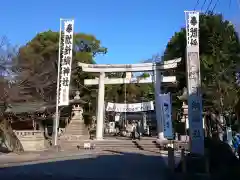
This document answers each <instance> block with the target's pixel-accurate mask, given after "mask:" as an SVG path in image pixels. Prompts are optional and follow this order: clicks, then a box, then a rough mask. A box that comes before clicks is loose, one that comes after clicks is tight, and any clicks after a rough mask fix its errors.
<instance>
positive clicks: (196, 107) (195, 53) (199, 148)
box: [185, 11, 204, 155]
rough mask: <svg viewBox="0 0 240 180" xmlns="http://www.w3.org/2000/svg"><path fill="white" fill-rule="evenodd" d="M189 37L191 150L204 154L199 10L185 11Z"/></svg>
mask: <svg viewBox="0 0 240 180" xmlns="http://www.w3.org/2000/svg"><path fill="white" fill-rule="evenodd" d="M185 16H186V21H187V22H186V37H187V77H188V78H187V79H188V118H189V132H190V147H191V149H190V151H191V152H192V153H196V154H202V155H203V154H204V131H203V120H202V97H201V79H200V77H201V76H200V61H199V12H195V11H191V12H185Z"/></svg>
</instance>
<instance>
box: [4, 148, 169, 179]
mask: <svg viewBox="0 0 240 180" xmlns="http://www.w3.org/2000/svg"><path fill="white" fill-rule="evenodd" d="M61 153H62V156H60V154H61ZM61 153H56V154H55V159H57V160H60V161H56V160H55V159H54V156H53V155H48V158H49V159H47V158H45V160H43V162H42V163H38V164H31V165H24V166H23V165H21V166H15V167H8V168H1V169H0V177H1V179H4V180H5V179H15V178H16V179H18V180H22V179H26V178H27V179H34V180H35V179H43V178H44V179H45V180H48V179H81V180H89V179H91V180H99V179H104V180H108V179H109V180H115V179H116V180H120V179H121V180H125V179H126V180H130V179H131V180H135V179H136V180H149V179H151V180H155V179H158V180H165V179H166V163H165V162H166V159H165V160H164V158H166V157H164V156H161V155H160V154H150V153H148V154H144V153H140V152H139V153H130V152H121V153H118V152H105V153H104V154H102V153H103V152H101V154H102V155H100V152H98V153H97V152H95V153H92V155H89V154H86V153H85V154H83V153H82V154H81V153H80V152H79V154H75V155H73V153H72V156H71V158H70V157H66V154H67V153H68V152H61ZM69 155H71V153H69ZM21 156H22V160H21V161H23V159H24V158H23V156H25V158H26V159H27V155H21ZM31 156H34V155H31ZM35 156H36V154H35ZM43 156H44V155H43V154H42V157H43ZM15 157H17V155H16V156H15ZM29 157H30V155H29ZM39 157H40V155H39V156H38V157H37V156H36V157H35V159H37V158H38V159H39ZM50 158H52V159H50ZM0 159H1V160H2V159H4V158H1V157H0ZM12 159H14V158H12ZM29 159H31V158H28V160H29ZM21 161H19V162H21ZM0 164H3V163H1V162H0Z"/></svg>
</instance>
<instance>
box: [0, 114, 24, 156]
mask: <svg viewBox="0 0 240 180" xmlns="http://www.w3.org/2000/svg"><path fill="white" fill-rule="evenodd" d="M0 131H1V132H2V133H1V134H2V135H3V137H2V138H3V143H4V144H5V146H6V147H7V148H8V150H9V151H11V152H23V151H24V149H23V146H22V144H21V142H20V140H19V139H18V137H17V136H16V134H15V133H14V132H13V129H12V127H11V124H10V123H9V122H8V121H7V120H6V119H5V118H3V119H2V120H1V121H0Z"/></svg>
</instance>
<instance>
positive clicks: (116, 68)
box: [78, 58, 181, 72]
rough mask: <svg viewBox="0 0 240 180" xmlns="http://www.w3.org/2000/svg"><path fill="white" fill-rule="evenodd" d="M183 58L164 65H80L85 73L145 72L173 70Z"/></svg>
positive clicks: (166, 62) (163, 63)
mask: <svg viewBox="0 0 240 180" xmlns="http://www.w3.org/2000/svg"><path fill="white" fill-rule="evenodd" d="M180 61H181V58H177V59H173V60H169V61H164V62H162V63H159V64H157V63H140V64H85V63H78V66H81V67H82V70H83V71H84V72H144V71H154V70H157V69H159V70H165V69H173V68H176V67H177V64H178V63H179V62H180Z"/></svg>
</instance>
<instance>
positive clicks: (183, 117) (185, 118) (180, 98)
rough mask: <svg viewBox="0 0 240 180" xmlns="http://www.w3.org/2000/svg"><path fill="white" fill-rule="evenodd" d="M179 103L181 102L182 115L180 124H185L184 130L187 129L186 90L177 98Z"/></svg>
mask: <svg viewBox="0 0 240 180" xmlns="http://www.w3.org/2000/svg"><path fill="white" fill-rule="evenodd" d="M178 99H179V100H180V101H182V102H183V103H182V110H183V115H182V117H181V122H185V128H186V129H188V128H189V122H188V104H187V100H188V92H187V88H183V94H182V95H181V96H179V97H178Z"/></svg>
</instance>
